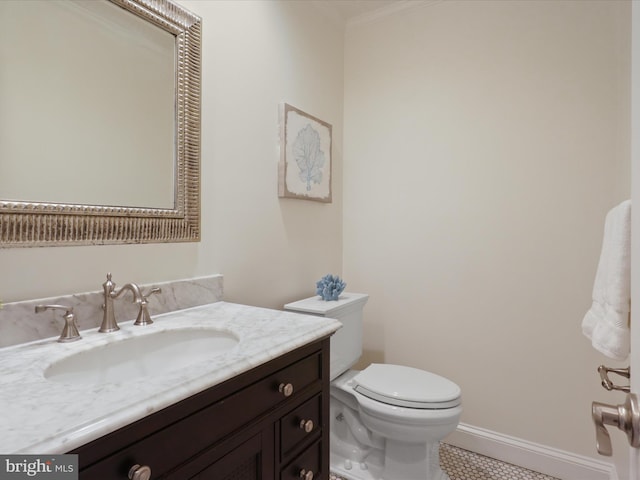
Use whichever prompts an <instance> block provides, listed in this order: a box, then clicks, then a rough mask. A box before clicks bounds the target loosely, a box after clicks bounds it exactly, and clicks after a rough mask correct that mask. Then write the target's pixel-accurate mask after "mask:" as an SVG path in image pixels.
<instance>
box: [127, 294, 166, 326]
mask: <svg viewBox="0 0 640 480" xmlns="http://www.w3.org/2000/svg"><path fill="white" fill-rule="evenodd" d="M155 293H162V289H161V288H160V287H153V288H152V289H151V290H149V291H148V292H147V293H143V294H141V295H140V303H139V305H140V310H139V311H138V318H136V321H135V322H134V325H151V324H152V323H153V320H151V315H149V309H148V308H147V307H148V305H149V300H148V299H149V297H150V296H151V295H153V294H155Z"/></svg>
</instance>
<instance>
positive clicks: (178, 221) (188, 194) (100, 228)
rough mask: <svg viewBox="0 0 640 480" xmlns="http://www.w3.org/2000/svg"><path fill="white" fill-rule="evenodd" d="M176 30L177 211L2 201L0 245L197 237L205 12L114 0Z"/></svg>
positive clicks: (161, 0)
mask: <svg viewBox="0 0 640 480" xmlns="http://www.w3.org/2000/svg"><path fill="white" fill-rule="evenodd" d="M109 1H110V2H112V3H114V4H116V5H118V6H120V7H122V8H124V9H125V10H127V11H129V12H131V13H133V14H135V15H138V16H139V17H141V18H143V19H145V20H147V21H149V22H152V23H153V24H155V25H157V26H158V27H160V28H162V29H164V30H166V31H168V32H170V33H172V34H173V35H175V36H176V93H175V101H176V137H175V142H176V148H175V164H176V165H175V168H176V174H175V203H174V208H173V209H155V208H154V209H151V208H136V207H117V206H102V205H77V204H60V203H42V202H11V201H5V200H0V247H1V248H4V247H42V246H66V245H108V244H131V243H168V242H197V241H200V109H201V49H202V47H201V45H202V43H201V42H202V37H201V32H202V21H201V19H200V17H198V16H197V15H194V14H193V13H191V12H189V11H188V10H185V9H184V8H182V7H180V6H178V5H176V4H174V3H172V2H171V1H170V0H109Z"/></svg>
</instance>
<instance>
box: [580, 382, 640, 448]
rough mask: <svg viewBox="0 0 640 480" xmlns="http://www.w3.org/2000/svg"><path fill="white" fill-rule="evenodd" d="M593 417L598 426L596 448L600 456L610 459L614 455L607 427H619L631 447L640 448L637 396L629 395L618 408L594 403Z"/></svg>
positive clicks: (639, 415) (592, 408) (639, 411)
mask: <svg viewBox="0 0 640 480" xmlns="http://www.w3.org/2000/svg"><path fill="white" fill-rule="evenodd" d="M591 416H592V418H593V423H595V425H596V447H597V449H598V453H599V454H600V455H605V456H607V457H609V456H611V454H612V453H613V449H612V447H611V437H610V436H609V432H608V431H607V427H606V426H607V425H612V426H614V427H618V428H619V429H620V430H622V431H623V432H624V433H626V434H627V439H628V441H629V445H631V446H632V447H634V448H638V447H640V409H639V408H638V397H637V396H636V395H635V394H633V393H630V394H628V395H627V399H626V400H625V402H624V403H623V404H622V405H618V406H614V405H608V404H606V403H600V402H593V403H592V404H591Z"/></svg>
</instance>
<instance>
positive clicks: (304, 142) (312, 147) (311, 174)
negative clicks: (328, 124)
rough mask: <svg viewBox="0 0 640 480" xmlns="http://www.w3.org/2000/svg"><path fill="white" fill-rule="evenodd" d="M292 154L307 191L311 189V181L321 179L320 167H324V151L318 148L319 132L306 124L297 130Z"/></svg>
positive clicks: (315, 181)
mask: <svg viewBox="0 0 640 480" xmlns="http://www.w3.org/2000/svg"><path fill="white" fill-rule="evenodd" d="M293 156H294V158H295V160H296V163H297V164H298V168H299V169H300V174H299V175H300V181H301V182H303V183H306V184H307V191H309V190H311V183H312V182H313V183H320V182H321V181H322V167H324V152H323V151H322V150H321V149H320V134H319V133H318V132H317V131H316V130H315V129H314V128H313V127H312V126H311V124H307V126H306V127H304V128H303V129H302V130H300V131H299V132H298V135H297V137H296V140H295V142H293Z"/></svg>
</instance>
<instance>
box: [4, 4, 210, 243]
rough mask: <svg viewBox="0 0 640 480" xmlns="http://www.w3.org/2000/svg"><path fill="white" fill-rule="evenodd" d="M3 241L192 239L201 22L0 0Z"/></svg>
mask: <svg viewBox="0 0 640 480" xmlns="http://www.w3.org/2000/svg"><path fill="white" fill-rule="evenodd" d="M0 36H2V38H1V39H0V40H1V41H0V62H1V63H2V65H3V68H2V71H1V72H0V247H31V246H58V245H96V244H118V243H151V242H192V241H199V240H200V82H201V20H200V18H199V17H198V16H196V15H194V14H192V13H190V12H188V11H187V10H185V9H183V8H182V7H180V6H178V5H176V4H174V3H172V2H170V1H169V0H100V1H82V0H30V1H28V2H25V1H22V0H8V1H7V0H3V1H1V2H0Z"/></svg>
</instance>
